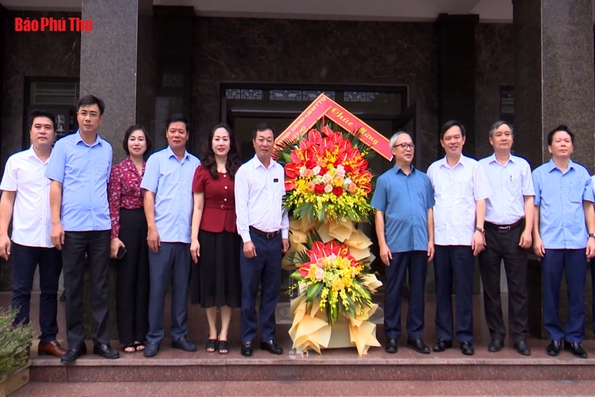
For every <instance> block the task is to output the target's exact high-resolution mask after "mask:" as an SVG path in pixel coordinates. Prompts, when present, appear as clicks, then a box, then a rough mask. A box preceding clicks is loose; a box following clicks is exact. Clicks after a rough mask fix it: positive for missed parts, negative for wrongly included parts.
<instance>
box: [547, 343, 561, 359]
mask: <svg viewBox="0 0 595 397" xmlns="http://www.w3.org/2000/svg"><path fill="white" fill-rule="evenodd" d="M561 348H562V341H559V340H552V341H550V344H549V345H547V347H546V348H545V351H546V352H547V354H548V355H549V356H557V355H558V354H560V349H561Z"/></svg>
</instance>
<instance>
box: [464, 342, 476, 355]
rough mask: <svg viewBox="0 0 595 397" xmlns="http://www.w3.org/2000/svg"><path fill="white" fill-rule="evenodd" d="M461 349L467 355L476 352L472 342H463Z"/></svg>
mask: <svg viewBox="0 0 595 397" xmlns="http://www.w3.org/2000/svg"><path fill="white" fill-rule="evenodd" d="M461 351H462V352H463V354H464V355H466V356H472V355H473V353H475V349H473V345H472V344H471V342H463V343H461Z"/></svg>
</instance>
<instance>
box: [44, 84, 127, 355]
mask: <svg viewBox="0 0 595 397" xmlns="http://www.w3.org/2000/svg"><path fill="white" fill-rule="evenodd" d="M77 108H78V111H77V121H78V124H79V130H78V131H77V132H76V133H74V134H71V135H68V136H66V137H64V138H62V139H60V140H59V141H58V142H56V145H55V147H54V151H53V152H52V156H51V157H50V161H49V164H48V167H47V170H46V173H45V176H46V177H47V178H49V179H50V180H51V185H50V207H51V212H52V231H51V234H50V237H51V239H52V244H54V247H56V248H57V249H59V250H62V263H63V269H64V290H65V294H66V339H67V341H68V351H67V352H66V354H64V355H63V356H62V358H61V361H62V363H64V364H69V363H74V362H75V361H76V360H77V359H78V358H79V357H81V356H83V355H85V354H87V347H86V345H85V341H84V337H85V331H84V325H83V281H84V275H85V256H86V258H87V261H88V263H89V279H90V280H91V283H90V284H91V315H92V317H93V320H94V323H95V324H94V326H95V327H94V329H93V344H94V347H93V354H97V355H99V356H102V357H105V358H109V359H114V358H118V357H119V355H118V352H117V351H116V350H114V349H113V348H112V347H111V346H110V344H109V342H110V328H109V312H108V298H109V279H108V268H109V261H110V230H111V222H110V214H109V207H108V202H107V182H108V178H109V174H110V168H111V166H112V147H111V145H110V144H109V143H108V142H107V141H105V140H103V139H101V137H100V136H99V135H98V134H97V130H98V129H99V126H100V125H101V121H102V120H103V111H104V109H105V104H104V102H103V101H102V100H101V99H99V98H97V97H95V96H93V95H86V96H84V97H82V98H81V99H80V100H79V102H78V105H77Z"/></svg>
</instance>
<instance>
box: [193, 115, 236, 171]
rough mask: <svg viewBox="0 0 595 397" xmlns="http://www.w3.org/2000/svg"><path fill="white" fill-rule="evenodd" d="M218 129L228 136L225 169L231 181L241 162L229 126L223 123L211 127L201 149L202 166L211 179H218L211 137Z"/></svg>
mask: <svg viewBox="0 0 595 397" xmlns="http://www.w3.org/2000/svg"><path fill="white" fill-rule="evenodd" d="M219 128H223V129H224V130H225V131H227V134H228V135H229V152H228V153H227V162H226V163H225V169H226V170H227V173H228V174H229V177H230V178H231V179H232V180H233V178H234V176H235V174H236V171H237V170H238V168H240V165H241V164H242V160H241V159H240V153H239V151H238V143H237V142H236V138H235V137H234V136H233V132H231V128H229V126H228V125H227V124H225V123H220V124H217V125H216V126H215V127H213V129H212V130H211V132H209V136H208V138H207V140H206V142H205V144H204V148H203V161H202V166H203V167H205V168H207V169H208V170H209V172H210V173H211V176H212V177H213V179H218V178H219V173H217V162H216V161H215V152H214V151H213V136H214V135H215V131H217V130H218V129H219Z"/></svg>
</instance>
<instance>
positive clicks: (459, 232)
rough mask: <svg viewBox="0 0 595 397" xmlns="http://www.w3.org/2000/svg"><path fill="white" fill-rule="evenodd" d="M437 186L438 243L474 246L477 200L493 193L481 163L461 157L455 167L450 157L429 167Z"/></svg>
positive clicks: (435, 230) (435, 215)
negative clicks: (449, 159)
mask: <svg viewBox="0 0 595 397" xmlns="http://www.w3.org/2000/svg"><path fill="white" fill-rule="evenodd" d="M428 177H429V178H430V181H431V182H432V187H433V188H434V199H435V200H436V205H435V206H434V240H435V241H434V242H435V244H436V245H468V246H470V245H471V242H472V240H473V233H475V208H476V202H477V201H479V200H483V199H487V198H488V197H490V196H491V195H492V188H491V186H490V183H489V182H488V177H487V176H486V174H485V171H484V169H483V167H482V165H481V164H479V162H478V161H477V160H475V159H472V158H470V157H466V156H461V158H460V159H459V162H458V163H457V164H455V165H454V167H451V166H449V165H448V162H447V161H446V157H444V158H442V159H440V160H437V161H435V162H434V163H432V165H430V168H428Z"/></svg>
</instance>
